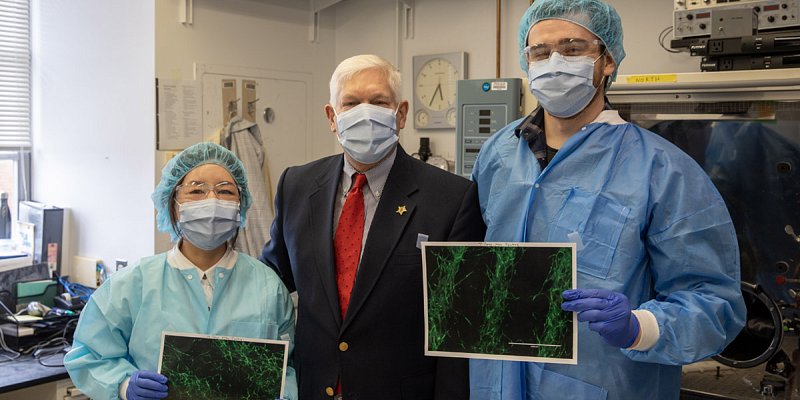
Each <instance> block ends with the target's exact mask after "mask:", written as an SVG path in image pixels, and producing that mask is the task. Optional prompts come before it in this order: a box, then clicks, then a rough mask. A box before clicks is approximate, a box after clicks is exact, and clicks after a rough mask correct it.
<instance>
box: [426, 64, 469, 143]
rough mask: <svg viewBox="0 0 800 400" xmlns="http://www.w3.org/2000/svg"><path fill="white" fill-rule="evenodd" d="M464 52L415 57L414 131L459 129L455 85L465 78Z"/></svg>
mask: <svg viewBox="0 0 800 400" xmlns="http://www.w3.org/2000/svg"><path fill="white" fill-rule="evenodd" d="M466 60H467V56H466V53H464V52H457V53H442V54H429V55H420V56H414V58H413V67H414V128H415V129H448V128H455V127H456V81H458V80H460V79H464V78H465V77H466V66H467V65H466V64H467V63H466Z"/></svg>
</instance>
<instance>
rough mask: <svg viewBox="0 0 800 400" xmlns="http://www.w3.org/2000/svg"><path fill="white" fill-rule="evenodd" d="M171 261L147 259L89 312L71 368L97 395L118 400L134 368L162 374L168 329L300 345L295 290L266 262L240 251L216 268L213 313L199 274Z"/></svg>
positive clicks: (291, 380)
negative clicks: (161, 355) (296, 332)
mask: <svg viewBox="0 0 800 400" xmlns="http://www.w3.org/2000/svg"><path fill="white" fill-rule="evenodd" d="M166 258H167V257H166V253H163V254H159V255H156V256H153V257H147V258H144V259H142V260H141V262H140V264H139V265H138V266H135V267H129V268H125V269H123V270H121V271H119V272H117V273H115V274H113V275H112V276H111V278H109V280H108V281H106V282H105V283H104V284H103V285H102V286H100V287H99V288H98V289H97V291H95V293H94V294H93V295H92V297H91V298H90V299H89V302H88V303H87V304H86V307H85V308H84V309H83V312H82V314H81V317H80V320H79V321H78V326H77V329H76V331H75V338H74V341H73V344H72V350H71V351H70V352H69V353H68V354H67V355H66V356H65V357H64V366H65V367H66V368H67V371H68V372H69V375H70V378H72V381H73V382H74V383H75V386H76V387H77V388H78V389H80V390H81V391H82V392H83V393H85V394H86V395H88V396H89V397H91V398H93V399H118V398H119V385H120V384H121V383H122V381H123V380H125V378H126V377H128V376H130V375H131V374H132V373H133V372H134V371H136V370H140V369H142V370H150V371H157V370H158V362H159V349H160V346H161V332H162V331H172V332H183V333H200V334H209V335H221V336H239V337H248V338H259V339H283V340H290V341H291V342H293V341H294V318H293V307H292V301H291V299H290V298H289V293H288V291H287V290H286V287H285V286H284V285H283V283H281V281H280V279H279V278H278V277H277V275H275V272H274V271H272V270H271V269H269V268H267V267H266V266H265V265H263V264H262V263H261V262H259V261H258V260H256V259H254V258H252V257H250V256H247V255H245V254H242V253H239V254H238V256H237V259H236V264H235V265H234V267H233V268H232V269H224V268H215V269H214V270H213V272H214V275H213V276H214V278H213V279H214V298H213V300H212V303H211V310H209V309H208V305H207V303H206V299H205V295H204V294H203V288H202V286H201V282H200V279H199V278H200V276H199V275H198V273H197V269H196V268H191V269H186V270H179V269H177V268H174V267H171V266H170V265H169V264H167V261H166ZM231 367H232V368H236V367H237V366H231ZM285 388H286V389H285V395H284V397H285V398H287V399H293V400H296V399H297V383H296V378H295V373H294V369H293V368H291V367H289V368H287V374H286V384H285Z"/></svg>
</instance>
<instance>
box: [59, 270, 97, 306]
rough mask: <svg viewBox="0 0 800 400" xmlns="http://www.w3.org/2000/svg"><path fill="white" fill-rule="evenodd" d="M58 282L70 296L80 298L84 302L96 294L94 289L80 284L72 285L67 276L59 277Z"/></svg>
mask: <svg viewBox="0 0 800 400" xmlns="http://www.w3.org/2000/svg"><path fill="white" fill-rule="evenodd" d="M58 282H59V283H61V286H63V287H64V290H66V291H67V293H69V295H70V296H72V297H77V298H80V299H81V300H83V301H89V297H90V296H91V295H92V293H94V289H92V288H90V287H88V286H84V285H81V284H80V283H72V282H70V281H69V279H68V278H67V277H65V276H59V277H58Z"/></svg>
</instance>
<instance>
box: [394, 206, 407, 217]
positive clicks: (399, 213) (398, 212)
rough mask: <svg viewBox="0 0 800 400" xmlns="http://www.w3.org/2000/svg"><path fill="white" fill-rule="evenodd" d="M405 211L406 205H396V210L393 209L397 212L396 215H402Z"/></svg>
mask: <svg viewBox="0 0 800 400" xmlns="http://www.w3.org/2000/svg"><path fill="white" fill-rule="evenodd" d="M407 211H408V210H406V206H397V211H395V212H396V213H397V215H403V214H405V213H406V212H407Z"/></svg>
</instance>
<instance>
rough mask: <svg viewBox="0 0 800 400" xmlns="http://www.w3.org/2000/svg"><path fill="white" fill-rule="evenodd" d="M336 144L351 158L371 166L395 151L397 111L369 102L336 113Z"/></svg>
mask: <svg viewBox="0 0 800 400" xmlns="http://www.w3.org/2000/svg"><path fill="white" fill-rule="evenodd" d="M334 114H335V115H336V130H337V132H338V136H339V143H341V145H342V148H343V149H344V151H346V152H347V154H349V155H350V157H353V159H354V160H356V161H358V162H360V163H362V164H374V163H376V162H378V161H380V160H382V159H383V158H384V157H386V155H387V154H389V152H390V151H392V149H394V146H395V143H397V140H398V139H399V138H398V137H397V129H396V126H397V118H396V114H397V110H394V111H392V110H391V109H388V108H385V107H380V106H376V105H372V104H368V103H362V104H359V105H357V106H355V107H353V108H351V109H349V110H347V111H344V112H342V113H341V114H336V110H334Z"/></svg>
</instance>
